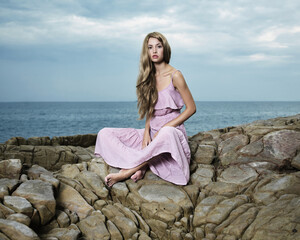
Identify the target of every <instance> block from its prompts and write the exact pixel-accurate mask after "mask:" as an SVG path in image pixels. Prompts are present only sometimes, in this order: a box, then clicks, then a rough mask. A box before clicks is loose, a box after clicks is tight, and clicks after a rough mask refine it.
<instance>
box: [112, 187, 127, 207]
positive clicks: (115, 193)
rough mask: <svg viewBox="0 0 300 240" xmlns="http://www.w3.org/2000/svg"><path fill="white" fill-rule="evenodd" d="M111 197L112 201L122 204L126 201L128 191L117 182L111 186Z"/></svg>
mask: <svg viewBox="0 0 300 240" xmlns="http://www.w3.org/2000/svg"><path fill="white" fill-rule="evenodd" d="M110 193H111V196H112V199H113V200H114V201H116V202H117V201H118V202H122V203H124V202H125V201H126V197H127V194H128V193H129V190H128V188H127V186H126V183H124V182H118V183H116V184H114V185H113V187H112V189H111V191H110Z"/></svg>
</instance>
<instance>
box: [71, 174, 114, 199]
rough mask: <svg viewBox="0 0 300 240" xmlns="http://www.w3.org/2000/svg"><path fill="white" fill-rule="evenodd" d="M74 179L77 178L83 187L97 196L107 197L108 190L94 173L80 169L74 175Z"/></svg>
mask: <svg viewBox="0 0 300 240" xmlns="http://www.w3.org/2000/svg"><path fill="white" fill-rule="evenodd" d="M75 179H77V180H78V181H79V182H80V183H81V184H82V185H83V186H84V187H85V188H87V189H90V190H92V192H93V193H95V194H96V195H97V196H98V197H99V198H101V199H105V198H107V196H108V190H107V189H106V187H105V186H104V184H103V182H102V180H101V178H100V177H99V176H98V175H97V174H96V173H94V172H89V171H82V172H80V173H78V174H77V175H76V177H75Z"/></svg>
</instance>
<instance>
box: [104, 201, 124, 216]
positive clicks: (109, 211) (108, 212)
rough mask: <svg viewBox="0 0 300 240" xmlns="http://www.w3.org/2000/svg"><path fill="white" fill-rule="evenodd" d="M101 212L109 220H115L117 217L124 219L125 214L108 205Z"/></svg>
mask: <svg viewBox="0 0 300 240" xmlns="http://www.w3.org/2000/svg"><path fill="white" fill-rule="evenodd" d="M101 211H102V213H103V214H104V215H105V217H107V218H108V219H113V218H114V217H115V216H121V217H124V214H123V213H122V212H120V210H119V209H118V208H117V207H116V206H114V205H110V204H109V205H106V206H104V207H103V208H102V210H101Z"/></svg>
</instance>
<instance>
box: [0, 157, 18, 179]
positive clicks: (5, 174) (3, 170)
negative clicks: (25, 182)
mask: <svg viewBox="0 0 300 240" xmlns="http://www.w3.org/2000/svg"><path fill="white" fill-rule="evenodd" d="M21 170H22V162H21V160H20V159H9V160H3V161H0V178H10V179H19V178H20V173H21Z"/></svg>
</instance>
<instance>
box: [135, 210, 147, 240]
mask: <svg viewBox="0 0 300 240" xmlns="http://www.w3.org/2000/svg"><path fill="white" fill-rule="evenodd" d="M132 212H133V214H134V215H135V216H136V218H137V220H138V222H139V224H138V226H139V227H140V228H141V229H142V230H143V231H144V232H145V233H146V234H147V236H148V235H149V233H150V228H149V226H148V224H147V223H146V222H145V220H144V219H143V218H142V217H141V215H140V214H138V213H137V212H136V211H134V210H132Z"/></svg>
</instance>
